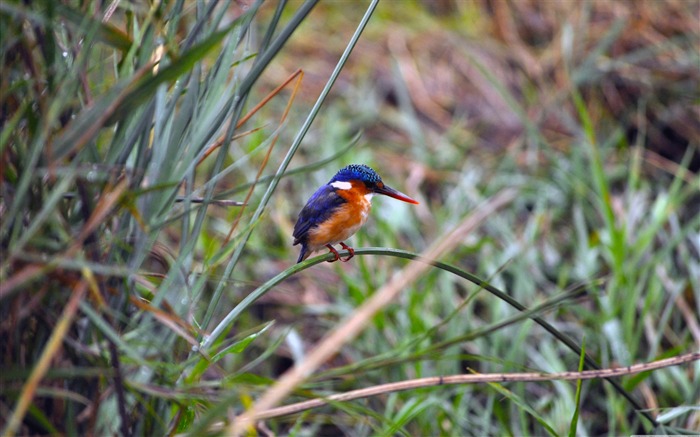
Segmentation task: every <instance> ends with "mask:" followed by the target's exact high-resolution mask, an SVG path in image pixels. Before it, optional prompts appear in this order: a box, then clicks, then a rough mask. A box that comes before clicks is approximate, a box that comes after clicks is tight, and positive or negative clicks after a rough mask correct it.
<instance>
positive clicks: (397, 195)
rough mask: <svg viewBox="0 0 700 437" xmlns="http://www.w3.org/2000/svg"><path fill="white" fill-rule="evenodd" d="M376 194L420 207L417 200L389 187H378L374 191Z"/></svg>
mask: <svg viewBox="0 0 700 437" xmlns="http://www.w3.org/2000/svg"><path fill="white" fill-rule="evenodd" d="M374 192H375V193H377V194H383V195H385V196H389V197H393V198H394V199H398V200H401V201H404V202H407V203H412V204H414V205H418V201H416V200H415V199H411V198H410V197H408V196H407V195H405V194H404V193H402V192H401V191H397V190H395V189H393V188H391V187H390V186H388V185H382V186H381V187H376V188H375V189H374Z"/></svg>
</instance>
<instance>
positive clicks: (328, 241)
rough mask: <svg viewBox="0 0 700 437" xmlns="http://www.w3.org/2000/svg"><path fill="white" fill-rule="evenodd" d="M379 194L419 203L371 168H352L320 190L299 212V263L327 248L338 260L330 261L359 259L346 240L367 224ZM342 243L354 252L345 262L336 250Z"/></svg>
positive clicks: (338, 175)
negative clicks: (389, 183)
mask: <svg viewBox="0 0 700 437" xmlns="http://www.w3.org/2000/svg"><path fill="white" fill-rule="evenodd" d="M375 194H383V195H385V196H389V197H393V198H394V199H398V200H402V201H404V202H408V203H413V204H418V202H417V201H415V200H413V199H411V198H410V197H408V196H407V195H405V194H403V193H401V192H399V191H397V190H395V189H393V188H391V187H389V186H388V185H385V184H384V182H382V178H380V177H379V175H378V174H377V173H376V172H375V171H374V170H372V169H371V168H369V167H368V166H366V165H363V164H352V165H348V166H347V167H345V168H343V169H341V170H340V171H339V172H338V173H336V175H335V176H333V178H332V179H331V180H330V181H329V182H328V183H327V184H326V185H324V186H322V187H321V188H319V189H318V190H317V191H316V192H315V193H314V194H313V196H311V198H310V199H309V201H308V202H306V206H304V209H302V210H301V212H300V213H299V219H298V220H297V224H296V225H294V245H295V246H296V245H297V244H301V253H299V259H298V260H297V263H300V262H302V261H304V260H305V259H306V258H308V257H309V255H311V254H312V253H313V252H315V251H317V250H320V249H323V247H324V246H325V247H327V248H329V249H330V251H331V252H333V253H334V254H335V259H333V260H330V261H329V262H335V261H338V260H341V261H343V262H346V261H349V260H350V258H352V257H353V256H355V251H354V250H353V248H352V247H349V246H348V245H346V244H345V243H344V240H346V239H348V238H350V236H352V235H353V234H354V233H355V232H357V231H358V230H359V229H360V228H361V227H362V225H364V224H365V222H366V221H367V217H368V216H369V210H370V208H371V207H372V203H371V201H372V196H374V195H375ZM338 243H340V246H341V247H342V248H343V249H347V251H348V252H350V256H348V257H347V258H344V259H343V258H341V257H340V254H339V253H338V251H337V250H336V249H335V248H334V247H333V245H334V244H338Z"/></svg>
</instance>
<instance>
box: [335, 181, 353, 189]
mask: <svg viewBox="0 0 700 437" xmlns="http://www.w3.org/2000/svg"><path fill="white" fill-rule="evenodd" d="M331 187H333V188H336V189H338V190H349V189H350V188H352V184H351V183H350V182H343V181H335V182H333V183H332V184H331Z"/></svg>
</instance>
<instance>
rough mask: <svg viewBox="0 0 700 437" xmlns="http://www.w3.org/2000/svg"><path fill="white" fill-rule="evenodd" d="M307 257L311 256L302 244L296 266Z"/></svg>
mask: <svg viewBox="0 0 700 437" xmlns="http://www.w3.org/2000/svg"><path fill="white" fill-rule="evenodd" d="M309 255H311V252H307V251H306V244H302V245H301V252H299V259H297V264H299V263H300V262H302V261H304V260H305V259H306V258H308V257H309Z"/></svg>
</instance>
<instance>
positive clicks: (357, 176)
mask: <svg viewBox="0 0 700 437" xmlns="http://www.w3.org/2000/svg"><path fill="white" fill-rule="evenodd" d="M336 181H341V182H348V181H362V182H364V183H366V184H376V183H378V182H381V181H382V178H380V177H379V175H378V174H377V172H375V171H374V170H372V169H371V168H369V167H368V166H366V165H364V164H350V165H348V166H347V167H345V168H342V169H340V170H339V171H338V173H336V174H335V176H333V179H331V180H330V182H328V183H329V184H332V183H333V182H336Z"/></svg>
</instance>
